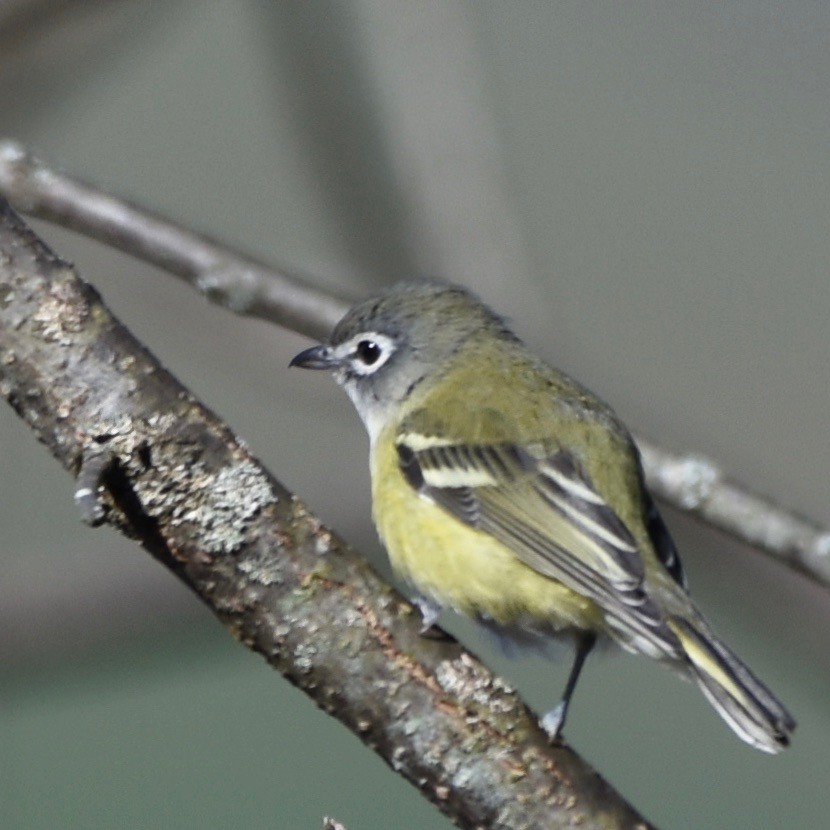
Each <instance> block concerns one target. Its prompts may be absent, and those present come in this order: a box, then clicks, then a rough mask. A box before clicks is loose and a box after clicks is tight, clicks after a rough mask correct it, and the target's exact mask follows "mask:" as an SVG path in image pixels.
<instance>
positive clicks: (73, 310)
mask: <svg viewBox="0 0 830 830" xmlns="http://www.w3.org/2000/svg"><path fill="white" fill-rule="evenodd" d="M63 277H64V278H63V279H62V278H61V275H60V274H56V275H55V277H54V278H53V280H52V284H51V286H50V288H49V293H48V294H47V295H46V296H45V297H44V298H43V300H42V301H41V303H40V305H39V306H38V308H37V309H36V311H35V312H34V314H33V315H32V323H33V328H34V330H35V331H36V332H38V333H39V334H40V336H41V337H42V338H43V339H44V340H46V341H48V342H50V343H59V344H61V345H68V344H69V343H71V342H72V339H73V337H74V335H76V334H77V333H78V332H79V331H81V330H82V329H83V327H84V324H85V322H86V319H87V317H88V316H89V305H88V304H87V303H86V302H85V301H84V300H83V299H82V298H80V297H79V295H78V293H77V291H76V290H75V285H74V277H73V275H72V272H71V271H69V270H67V271H66V272H65V274H64V275H63Z"/></svg>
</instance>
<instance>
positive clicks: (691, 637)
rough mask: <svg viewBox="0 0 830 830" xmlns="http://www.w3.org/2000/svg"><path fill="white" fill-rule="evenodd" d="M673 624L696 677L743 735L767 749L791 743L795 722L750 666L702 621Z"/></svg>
mask: <svg viewBox="0 0 830 830" xmlns="http://www.w3.org/2000/svg"><path fill="white" fill-rule="evenodd" d="M669 626H670V627H671V629H672V630H673V631H674V633H675V634H676V635H677V637H678V639H679V640H680V642H681V644H682V646H683V650H684V651H685V652H686V656H687V657H688V658H689V665H690V669H691V674H692V677H693V678H694V679H695V681H696V682H697V684H698V686H700V688H701V690H702V691H703V694H705V695H706V697H707V699H708V700H709V702H710V703H711V704H712V706H714V707H715V709H716V710H717V712H718V714H719V715H720V716H721V717H722V718H723V719H724V720H725V721H726V722H727V723H728V724H729V725H730V726H731V727H732V729H734V730H735V732H736V733H737V734H738V736H739V737H740V738H742V739H743V740H744V741H746V742H747V743H748V744H751V745H752V746H754V747H756V748H757V749H760V750H763V751H764V752H771V753H775V752H780V751H781V750H782V749H784V748H785V747H786V746H788V745H789V742H790V734H791V733H792V731H793V730H794V729H795V720H794V719H793V717H792V715H790V713H789V712H788V711H787V710H786V709H785V708H784V706H783V704H782V703H781V702H780V701H779V700H778V699H777V698H776V697H775V695H773V694H772V692H770V691H769V689H767V688H766V686H764V684H763V683H761V681H760V680H758V678H757V677H755V675H754V674H753V673H752V672H751V671H750V670H749V669H748V668H747V667H746V665H744V663H742V662H741V661H740V660H739V659H738V657H737V656H736V655H735V654H733V653H732V651H730V650H729V649H728V648H727V647H726V646H725V645H724V644H723V643H722V642H720V640H718V639H717V638H716V637H715V636H714V635H713V634H712V633H711V632H710V631H709V630H708V628H707V627H706V626H705V624H704V623H703V622H702V621H701V620H699V619H698V620H695V621H694V624H692V623H691V622H689V621H687V620H684V619H681V618H679V617H674V618H672V620H671V621H670V622H669Z"/></svg>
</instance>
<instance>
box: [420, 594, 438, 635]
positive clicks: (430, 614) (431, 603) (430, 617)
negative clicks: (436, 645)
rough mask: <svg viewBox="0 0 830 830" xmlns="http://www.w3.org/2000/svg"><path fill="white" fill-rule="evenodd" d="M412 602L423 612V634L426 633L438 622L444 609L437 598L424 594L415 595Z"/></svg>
mask: <svg viewBox="0 0 830 830" xmlns="http://www.w3.org/2000/svg"><path fill="white" fill-rule="evenodd" d="M412 604H413V605H414V606H415V607H416V608H417V609H418V610H419V611H420V612H421V634H426V633H427V631H429V630H430V628H432V626H434V625H435V623H437V622H438V618H439V617H440V616H441V611H442V610H443V609H442V608H441V606H440V605H439V604H438V603H437V602H435V600H432V599H430V598H429V597H424V596H420V597H415V598H414V599H413V600H412Z"/></svg>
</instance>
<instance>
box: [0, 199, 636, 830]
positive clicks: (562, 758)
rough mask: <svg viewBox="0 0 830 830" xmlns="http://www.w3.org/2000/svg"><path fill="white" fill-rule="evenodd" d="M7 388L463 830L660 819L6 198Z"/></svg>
mask: <svg viewBox="0 0 830 830" xmlns="http://www.w3.org/2000/svg"><path fill="white" fill-rule="evenodd" d="M0 393H1V394H3V395H4V396H5V397H6V398H7V399H8V400H9V402H10V403H11V404H12V406H13V407H14V408H15V409H16V410H17V412H18V414H19V415H20V416H21V417H22V418H23V419H24V420H25V421H26V423H27V424H28V425H29V426H30V427H31V428H32V430H33V431H34V432H35V433H36V434H37V436H38V437H39V438H40V440H41V441H42V442H43V443H44V444H46V445H47V447H48V448H49V450H50V451H51V452H52V454H53V455H54V456H55V457H56V458H57V459H58V460H59V461H60V462H61V463H62V464H63V465H64V466H65V467H66V468H67V469H69V470H70V471H71V472H72V473H73V474H74V475H75V476H79V475H80V476H81V478H82V479H83V481H82V484H83V485H84V487H85V488H86V489H89V490H94V491H96V493H97V496H98V498H99V499H100V503H101V511H100V516H98V515H96V520H97V519H98V518H103V520H104V521H107V522H109V523H110V524H113V525H115V526H116V527H118V528H119V529H121V530H122V531H123V532H125V533H127V534H128V535H130V536H132V537H134V538H137V539H139V541H140V542H141V543H142V544H143V545H144V547H145V548H146V549H147V550H148V551H149V552H150V553H151V554H152V555H153V556H154V557H156V558H157V559H158V560H159V561H160V562H162V563H163V564H164V565H166V566H167V567H168V568H170V569H171V570H172V571H173V572H174V573H175V574H176V575H177V576H179V577H180V578H181V579H182V580H183V581H184V582H185V584H187V585H188V586H189V587H190V588H191V589H193V591H194V592H195V593H196V594H197V595H198V596H199V597H200V598H201V599H202V600H203V601H204V602H205V603H206V604H207V605H208V606H209V607H210V608H211V609H212V610H213V611H214V612H215V613H216V615H217V616H218V617H219V619H220V620H221V621H222V622H223V623H224V625H225V626H226V627H227V628H228V629H229V630H230V631H231V632H232V633H233V634H234V636H235V637H236V638H237V639H238V640H239V641H240V642H242V643H244V644H245V645H246V646H247V647H248V648H250V649H252V650H254V651H256V652H258V653H259V654H261V655H262V656H263V657H264V658H265V659H266V660H267V661H268V662H269V663H270V664H271V665H272V666H274V667H275V668H277V669H278V670H279V671H281V672H282V673H283V674H284V675H285V676H286V677H287V678H288V679H289V680H290V681H291V682H292V683H294V684H295V685H297V686H298V687H299V688H301V689H302V690H303V691H305V692H306V693H307V694H308V695H309V696H310V697H312V698H313V699H314V700H315V702H316V703H317V704H318V705H319V706H321V707H322V708H323V709H325V710H326V711H328V712H330V713H331V714H332V715H333V716H335V717H336V718H338V719H339V720H341V721H342V722H343V723H344V724H346V725H347V726H348V727H349V728H350V729H351V730H352V731H354V732H355V733H356V734H357V735H358V736H359V737H360V738H361V739H362V740H363V741H364V742H365V743H366V744H367V745H368V746H370V747H371V748H372V749H374V750H375V751H376V752H377V753H378V754H379V755H380V756H381V757H383V758H384V760H385V761H386V762H387V763H388V764H389V765H390V766H391V767H393V768H394V769H395V770H396V771H397V772H399V773H400V774H401V775H403V776H404V777H405V778H407V779H408V780H409V781H411V782H412V783H413V784H415V785H416V786H417V787H418V788H419V789H420V790H421V791H422V792H423V793H424V795H425V796H426V797H427V798H429V799H430V800H431V801H432V802H433V803H435V804H436V805H437V806H438V807H439V809H441V810H442V811H443V812H444V813H446V814H447V815H448V816H450V817H451V818H452V819H453V820H455V821H456V822H457V823H458V824H459V825H460V826H463V827H494V826H498V827H503V828H519V827H521V828H540V829H541V828H543V827H544V828H555V827H574V826H583V827H598V826H602V827H608V828H630V830H634V829H635V828H639V830H647V828H648V826H649V825H648V824H647V823H646V822H645V821H644V820H643V819H642V817H641V816H639V815H638V814H637V813H636V811H635V810H634V809H633V808H632V807H630V806H629V805H628V804H627V803H626V802H625V801H624V800H623V799H622V798H621V797H620V796H619V795H618V794H617V793H616V792H615V791H614V790H613V789H612V788H611V787H610V786H609V785H608V784H607V783H606V782H605V781H604V780H603V779H602V778H600V776H598V775H597V774H596V772H595V771H594V770H592V769H591V768H590V766H589V765H588V764H586V763H585V762H584V761H583V760H582V759H581V758H580V757H579V756H578V755H576V753H574V752H573V751H572V750H571V749H570V748H568V747H566V746H564V745H557V746H551V745H550V744H549V743H548V742H547V741H546V739H545V736H544V735H543V734H542V732H541V731H540V729H539V727H538V725H537V723H536V719H535V717H534V716H533V714H532V713H531V712H529V711H528V709H527V708H526V707H525V705H524V704H523V703H522V702H521V700H520V699H519V698H518V696H517V695H516V694H515V692H513V691H512V690H511V689H509V688H508V687H507V686H506V685H505V684H504V683H503V681H501V680H499V679H498V678H496V677H494V676H493V675H492V674H490V673H489V672H488V670H487V669H486V668H485V667H484V666H483V665H482V664H481V663H479V661H478V660H476V658H475V657H473V656H472V655H470V654H469V653H468V652H466V651H464V650H463V649H462V648H461V647H460V646H459V645H458V643H456V642H455V641H451V640H446V641H437V640H430V639H426V638H424V637H421V636H420V634H419V625H420V617H419V615H418V614H417V613H415V612H414V610H413V608H412V606H411V605H410V604H409V603H408V602H406V600H405V599H403V598H402V597H401V596H400V595H399V594H397V593H396V592H395V591H394V590H393V589H392V588H390V587H389V586H388V585H386V584H384V583H383V582H382V581H381V580H380V578H379V577H378V576H377V574H376V573H375V572H374V571H373V570H372V568H371V566H370V565H369V564H368V563H367V561H366V560H365V558H364V557H362V556H360V555H359V554H358V553H357V552H355V551H353V550H352V549H351V548H349V547H348V546H347V545H345V544H344V543H343V542H341V541H340V540H339V539H338V538H337V537H335V536H334V535H333V534H332V533H331V532H330V531H328V530H326V529H325V528H324V527H322V526H321V524H320V522H319V521H318V520H317V519H316V518H315V517H314V516H312V515H311V514H310V513H309V512H308V510H307V509H306V508H305V506H304V505H302V504H301V503H300V502H299V501H298V500H297V499H296V498H295V497H294V496H292V495H291V494H290V493H289V492H288V491H287V490H286V489H285V488H284V487H283V485H281V484H280V483H279V482H278V481H276V480H275V479H274V478H273V477H272V476H271V475H270V474H269V473H268V472H267V471H266V470H264V469H263V468H262V467H261V466H260V464H259V463H258V462H257V460H256V459H255V458H253V457H252V456H251V454H250V452H249V451H248V450H247V449H246V448H245V447H244V446H242V445H241V444H240V443H239V441H238V440H237V439H236V438H235V437H234V436H233V435H232V434H231V432H230V430H229V429H228V428H227V427H226V426H225V425H224V424H223V423H222V422H221V421H219V420H218V419H217V418H216V416H215V415H213V414H212V413H211V412H210V411H209V410H207V409H206V408H205V407H203V406H202V405H201V404H200V403H199V402H198V401H197V400H195V399H194V398H193V396H192V395H191V394H190V393H189V392H188V391H187V390H186V389H184V388H183V387H182V386H181V385H180V384H179V383H178V382H177V381H176V380H175V378H173V377H172V376H171V375H170V374H169V373H168V372H166V371H165V370H164V369H163V368H162V367H161V366H160V365H159V364H158V362H157V361H156V360H155V358H153V357H152V355H150V354H149V352H148V351H147V350H146V349H145V348H144V347H142V346H141V344H139V343H138V342H137V341H136V340H135V338H133V337H132V335H131V334H130V333H129V332H128V331H127V330H126V329H124V327H123V326H122V325H121V324H120V323H119V322H118V321H117V320H116V319H115V318H113V317H112V316H111V314H110V313H109V311H108V310H107V308H106V307H105V306H104V305H103V303H102V302H101V300H100V298H99V297H98V295H97V294H96V293H95V291H94V290H93V289H92V288H91V287H90V286H88V285H86V284H85V283H83V282H82V281H81V280H80V279H79V278H78V276H77V275H76V274H75V272H74V270H73V269H72V268H71V267H70V266H69V265H68V264H67V263H65V262H63V261H62V260H60V259H59V258H58V257H57V256H56V255H55V254H54V253H52V252H51V251H50V250H49V249H48V248H47V247H46V246H45V245H44V244H43V243H42V242H41V241H40V240H39V239H38V238H37V236H36V235H35V234H34V233H33V232H32V231H31V230H30V229H29V228H28V227H27V226H26V225H25V224H24V223H23V222H22V220H21V219H20V218H19V217H18V216H17V215H16V214H14V212H13V211H12V210H11V209H10V208H9V207H8V205H7V204H6V203H5V202H4V201H3V200H2V199H0ZM102 450H103V453H102ZM100 458H104V459H105V461H104V463H103V464H98V461H97V459H100ZM91 467H92V468H94V469H93V471H94V476H91V475H89V474H88V472H89V470H90V468H91ZM84 471H85V472H84ZM93 495H94V494H93ZM85 498H86V496H85ZM85 512H86V513H89V512H90V511H89V510H88V509H86V510H85ZM275 728H276V727H275Z"/></svg>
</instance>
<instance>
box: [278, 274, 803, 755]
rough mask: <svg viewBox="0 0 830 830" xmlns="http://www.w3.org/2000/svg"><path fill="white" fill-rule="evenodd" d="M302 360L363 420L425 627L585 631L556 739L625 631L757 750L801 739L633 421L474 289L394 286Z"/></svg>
mask: <svg viewBox="0 0 830 830" xmlns="http://www.w3.org/2000/svg"><path fill="white" fill-rule="evenodd" d="M290 365H291V366H298V367H302V368H305V369H316V370H328V371H329V372H331V373H332V374H333V376H334V378H335V380H336V381H337V383H338V384H339V385H341V386H342V387H343V388H344V389H345V391H346V393H347V394H348V396H349V398H350V399H351V401H352V403H353V404H354V407H355V408H356V410H357V412H358V414H359V416H360V418H361V419H362V421H363V423H364V425H365V427H366V430H367V432H368V435H369V444H370V451H369V454H370V470H371V481H372V512H373V518H374V523H375V526H376V528H377V531H378V534H379V536H380V538H381V541H382V542H383V544H384V546H385V548H386V550H387V553H388V555H389V560H390V563H391V565H392V568H393V570H394V571H395V573H396V574H397V575H398V576H399V577H400V578H402V579H403V580H404V581H405V582H406V583H408V584H409V585H411V586H412V587H413V588H414V590H415V591H416V592H417V598H416V602H417V605H418V607H419V608H420V609H421V613H422V615H423V623H424V630H426V629H428V628H430V627H431V626H432V625H433V624H434V623H435V622H436V620H437V619H438V616H439V615H440V613H441V612H442V611H443V610H444V609H451V610H453V611H456V612H458V613H460V614H463V615H466V616H468V617H471V618H473V619H474V620H476V621H478V622H480V623H482V624H484V625H485V626H487V627H488V628H490V629H493V630H495V631H497V632H499V633H500V635H501V636H503V637H504V638H505V639H506V640H507V641H516V642H522V641H523V640H537V639H541V640H542V641H551V642H555V641H565V642H566V643H571V644H573V647H574V660H573V664H572V668H571V670H570V673H569V676H568V678H567V683H566V685H565V689H564V692H563V694H562V697H561V699H560V701H559V703H558V704H557V705H556V706H555V707H554V708H553V709H552V710H551V711H550V712H548V713H547V714H546V715H545V716H544V717H543V718H542V719H541V726H542V727H543V729H544V730H545V731H546V732H547V734H548V736H549V737H550V739H551V740H557V739H559V738H560V737H561V733H562V730H563V727H564V725H565V721H566V717H567V713H568V708H569V705H570V701H571V697H572V695H573V692H574V689H575V687H576V685H577V680H578V678H579V675H580V672H581V670H582V667H583V664H584V662H585V659H586V657H587V656H588V654H589V653H590V652H591V650H592V649H593V647H594V646H595V644H596V643H597V642H607V641H611V642H612V643H616V644H617V645H619V646H621V647H622V649H623V650H626V651H628V652H633V653H635V654H640V655H645V656H648V657H650V658H653V659H655V660H657V661H659V662H660V663H662V664H664V665H666V666H668V667H669V668H671V669H673V670H674V671H676V672H677V673H679V674H680V675H681V676H683V677H684V678H686V679H689V680H691V681H693V682H694V683H696V684H697V686H698V687H699V688H700V689H701V691H702V692H703V694H704V695H705V697H706V698H707V699H708V701H709V702H710V703H711V704H712V706H713V707H714V708H715V710H716V711H717V712H718V714H720V716H721V717H722V718H723V719H724V720H725V721H726V723H727V724H728V725H729V726H730V727H731V728H732V729H733V730H734V731H735V732H736V733H737V735H738V736H739V737H740V738H741V739H743V740H744V741H746V742H747V743H748V744H750V745H751V746H753V747H755V748H757V749H759V750H762V751H764V752H768V753H776V752H778V751H780V750H782V749H783V748H785V747H786V746H788V744H789V741H790V737H791V735H792V732H793V730H794V729H795V720H794V719H793V717H792V715H791V714H790V713H789V712H788V711H787V709H786V708H785V707H784V705H783V704H782V703H781V702H780V701H779V700H778V699H777V698H776V697H775V695H773V694H772V692H770V691H769V690H768V689H767V688H766V687H765V686H764V685H763V683H761V681H760V680H759V679H758V678H757V677H756V676H755V675H754V674H753V673H752V672H751V671H750V669H749V668H748V667H747V666H746V665H745V664H744V663H743V662H742V661H741V660H740V659H739V658H738V657H737V656H736V655H735V654H734V652H733V651H732V650H731V649H730V648H729V647H728V646H726V645H725V644H724V643H723V642H722V641H721V640H720V639H718V637H717V636H716V635H715V634H714V632H713V631H712V628H711V627H710V625H709V624H708V623H707V622H706V620H705V618H704V617H703V615H702V613H701V612H700V611H699V610H698V608H697V607H696V605H695V604H694V603H693V601H692V599H691V597H690V595H689V592H688V586H687V582H686V577H685V574H684V570H683V566H682V564H681V561H680V558H679V556H678V552H677V549H676V547H675V545H674V542H673V541H672V538H671V535H670V533H669V530H668V528H667V527H666V524H665V522H664V520H663V519H662V517H661V516H660V513H659V512H658V509H657V507H656V505H655V502H654V499H653V498H652V496H651V494H650V493H649V491H648V489H647V487H646V484H645V480H644V474H643V467H642V462H641V459H640V455H639V452H638V449H637V447H636V444H635V442H634V440H633V439H632V437H631V435H630V433H629V431H628V430H627V428H626V427H625V426H624V424H623V423H622V421H621V420H620V419H619V418H618V417H617V415H616V414H615V413H614V411H613V410H612V409H611V407H610V406H609V405H608V404H606V403H604V402H603V401H602V400H600V399H599V398H598V397H596V396H595V395H594V394H593V393H591V392H590V391H588V390H587V389H586V388H585V387H584V386H582V385H581V384H579V383H578V382H577V381H576V380H574V379H572V378H571V377H569V376H568V375H567V374H565V373H564V372H561V371H559V370H557V369H555V368H553V367H552V366H550V365H548V364H547V363H546V362H544V361H543V360H542V359H541V358H540V357H538V356H536V354H534V353H533V352H532V351H531V350H530V349H529V348H528V347H527V346H525V344H524V343H523V342H522V341H521V340H520V339H519V337H518V336H517V335H516V334H515V333H514V332H513V331H512V330H511V329H510V328H509V326H508V324H507V323H506V321H505V319H504V318H503V317H501V316H500V315H498V314H496V313H495V312H494V311H492V310H491V309H490V308H489V307H488V306H487V305H486V304H485V303H483V302H482V301H481V300H479V299H478V298H477V296H475V295H474V294H473V293H472V292H470V291H469V290H467V289H466V288H463V287H461V286H458V285H454V284H452V283H448V282H444V281H441V280H432V279H423V280H408V281H402V282H398V283H395V284H393V285H392V286H391V287H388V288H387V289H385V290H383V291H382V292H380V293H378V294H377V295H375V296H372V297H370V298H369V299H366V300H364V301H362V302H359V303H358V304H356V305H355V306H354V307H352V308H351V309H350V310H349V311H348V312H347V313H346V314H345V316H344V317H343V318H342V319H341V320H340V322H339V323H337V325H336V326H335V327H334V329H333V331H332V333H331V335H330V338H329V339H328V341H327V342H325V343H321V344H319V345H315V346H312V347H311V348H308V349H305V350H304V351H302V352H301V353H300V354H298V355H296V356H295V357H294V358H293V360H292V361H291V364H290Z"/></svg>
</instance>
